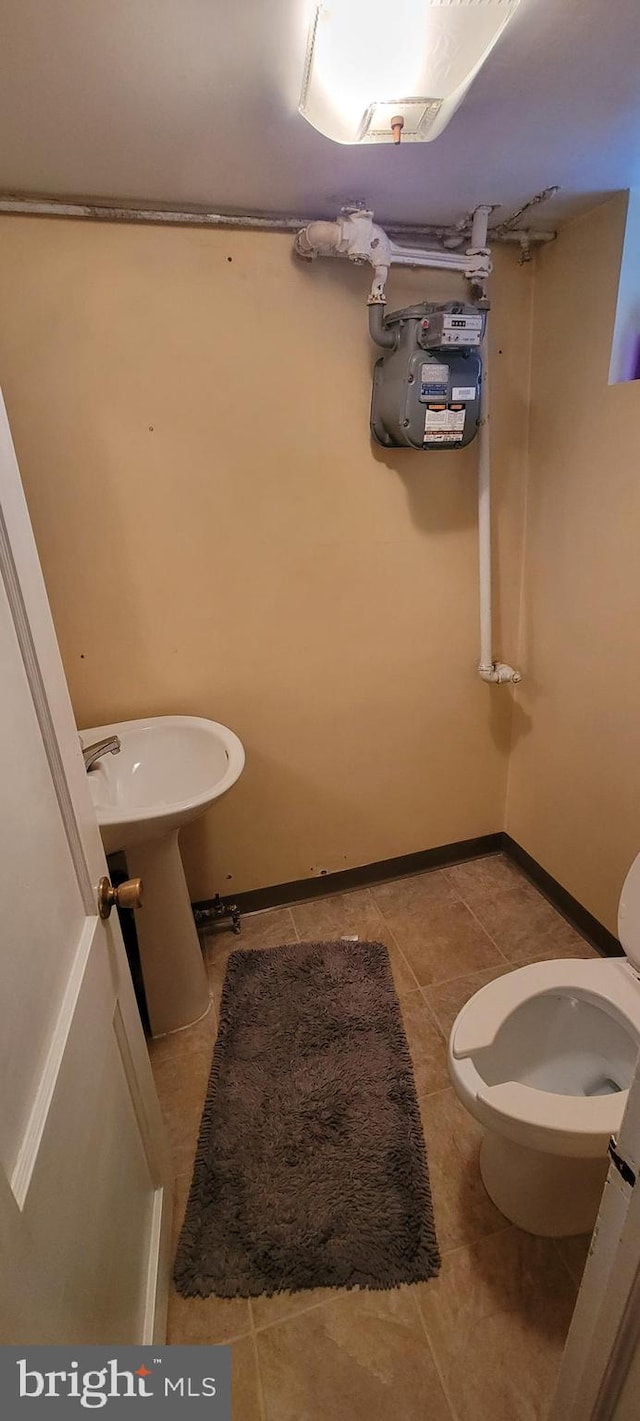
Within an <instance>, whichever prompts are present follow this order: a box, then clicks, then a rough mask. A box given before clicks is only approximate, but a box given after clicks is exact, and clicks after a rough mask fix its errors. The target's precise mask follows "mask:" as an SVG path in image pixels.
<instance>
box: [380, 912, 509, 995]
mask: <svg viewBox="0 0 640 1421" xmlns="http://www.w3.org/2000/svg"><path fill="white" fill-rule="evenodd" d="M388 921H390V923H391V927H392V929H393V934H394V937H395V939H396V941H397V943H398V947H399V948H400V950H401V951H402V953H403V954H404V956H405V957H406V959H407V962H408V963H409V966H410V967H411V969H412V971H413V972H414V973H415V976H416V978H417V980H418V982H419V983H420V986H421V987H427V986H429V985H430V983H431V982H447V981H450V980H451V979H452V978H453V977H462V976H464V975H465V973H468V972H479V971H481V970H482V969H483V968H485V967H495V966H498V965H500V964H502V963H503V961H504V957H503V954H502V953H501V952H500V951H499V949H498V948H497V947H496V945H495V943H493V942H492V941H491V939H490V938H489V937H488V936H487V934H486V932H485V931H484V929H483V928H482V927H481V925H480V923H479V922H477V920H476V918H474V916H473V914H472V913H470V912H469V909H468V908H466V907H465V905H464V903H449V904H446V903H434V904H429V905H428V906H427V907H425V909H424V912H423V914H421V915H413V914H409V915H404V914H402V913H401V912H400V911H398V912H397V913H395V914H394V916H393V918H391V919H389V920H388Z"/></svg>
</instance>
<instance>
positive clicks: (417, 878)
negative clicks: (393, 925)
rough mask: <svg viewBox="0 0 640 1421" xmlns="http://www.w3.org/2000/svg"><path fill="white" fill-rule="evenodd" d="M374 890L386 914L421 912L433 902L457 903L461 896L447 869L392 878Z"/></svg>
mask: <svg viewBox="0 0 640 1421" xmlns="http://www.w3.org/2000/svg"><path fill="white" fill-rule="evenodd" d="M371 893H372V896H373V899H374V901H375V903H377V905H378V907H379V909H380V911H381V912H382V913H384V915H385V917H387V916H390V917H393V916H394V915H395V914H396V913H402V914H404V915H410V914H413V913H417V914H422V912H423V911H424V909H425V908H426V907H428V906H429V905H430V904H431V903H454V902H456V901H457V899H458V898H459V896H460V895H459V893H458V892H457V890H456V888H455V885H454V884H453V883H452V882H451V880H450V878H449V875H448V874H447V873H446V871H445V870H444V869H434V870H433V871H432V872H431V873H416V874H412V875H411V876H410V877H409V878H397V879H393V880H392V882H391V883H376V884H375V886H374V887H372V889H371Z"/></svg>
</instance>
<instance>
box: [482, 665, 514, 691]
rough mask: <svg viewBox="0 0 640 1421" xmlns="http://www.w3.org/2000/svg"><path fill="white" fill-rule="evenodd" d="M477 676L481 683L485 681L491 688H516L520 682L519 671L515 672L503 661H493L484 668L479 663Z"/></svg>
mask: <svg viewBox="0 0 640 1421" xmlns="http://www.w3.org/2000/svg"><path fill="white" fill-rule="evenodd" d="M478 675H479V676H480V678H481V680H482V681H487V682H488V683H489V684H490V685H492V686H506V685H512V686H517V685H518V684H519V682H520V681H521V680H522V675H521V673H520V672H519V671H515V670H514V668H513V666H508V665H507V663H506V662H505V661H494V662H493V663H492V664H491V665H489V666H485V665H483V664H482V662H481V663H480V665H479V667H478Z"/></svg>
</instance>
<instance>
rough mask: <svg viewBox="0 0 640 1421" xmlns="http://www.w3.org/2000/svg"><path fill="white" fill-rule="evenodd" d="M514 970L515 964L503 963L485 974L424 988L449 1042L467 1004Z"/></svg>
mask: <svg viewBox="0 0 640 1421" xmlns="http://www.w3.org/2000/svg"><path fill="white" fill-rule="evenodd" d="M513 970H514V967H513V963H511V962H502V963H500V965H499V966H498V967H487V968H486V970H485V971H484V972H471V973H469V974H468V976H466V977H456V978H454V980H453V982H436V983H435V984H433V985H432V986H430V987H423V989H422V992H423V996H424V998H425V1001H426V1002H427V1003H428V1004H429V1006H430V1007H431V1010H432V1012H433V1014H434V1016H435V1018H436V1020H437V1022H438V1025H439V1027H440V1029H441V1031H442V1032H443V1033H444V1035H445V1037H446V1038H447V1040H448V1039H449V1033H450V1031H451V1027H452V1026H453V1023H454V1021H455V1019H456V1017H457V1015H458V1012H459V1011H461V1010H462V1007H463V1006H464V1004H465V1002H468V1001H469V998H470V997H473V996H475V994H476V992H479V991H480V988H481V987H486V985H487V983H488V982H495V980H496V977H503V976H504V974H505V972H513Z"/></svg>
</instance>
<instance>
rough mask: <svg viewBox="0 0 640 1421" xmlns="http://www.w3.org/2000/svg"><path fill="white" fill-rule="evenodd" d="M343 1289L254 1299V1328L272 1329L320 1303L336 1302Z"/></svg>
mask: <svg viewBox="0 0 640 1421" xmlns="http://www.w3.org/2000/svg"><path fill="white" fill-rule="evenodd" d="M343 1292H344V1289H342V1288H304V1289H303V1291H302V1292H299V1293H274V1295H273V1297H272V1298H252V1299H251V1311H252V1313H253V1322H254V1326H255V1327H256V1328H258V1329H260V1328H262V1327H272V1326H273V1324H274V1323H276V1322H284V1320H285V1318H289V1317H296V1316H297V1314H298V1313H300V1312H308V1311H309V1308H316V1307H318V1306H319V1304H320V1303H327V1302H332V1301H333V1302H335V1300H336V1298H339V1297H342V1294H343Z"/></svg>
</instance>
